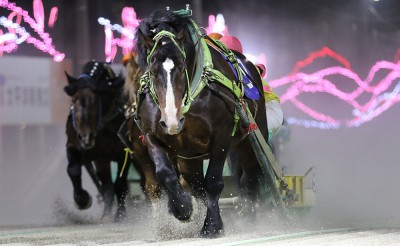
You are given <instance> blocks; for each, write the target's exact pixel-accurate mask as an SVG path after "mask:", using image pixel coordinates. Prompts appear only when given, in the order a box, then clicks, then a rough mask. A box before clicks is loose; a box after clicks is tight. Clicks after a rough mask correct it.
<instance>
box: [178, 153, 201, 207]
mask: <svg viewBox="0 0 400 246" xmlns="http://www.w3.org/2000/svg"><path fill="white" fill-rule="evenodd" d="M178 166H179V172H180V173H181V177H182V178H181V180H180V183H181V185H182V186H183V187H184V189H185V190H186V191H188V192H191V193H192V195H193V196H194V197H195V198H197V199H200V200H201V201H202V202H203V204H204V205H207V195H206V191H205V188H204V187H205V179H204V171H203V160H202V159H194V160H183V159H179V160H178Z"/></svg>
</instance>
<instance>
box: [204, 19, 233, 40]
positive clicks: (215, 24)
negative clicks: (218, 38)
mask: <svg viewBox="0 0 400 246" xmlns="http://www.w3.org/2000/svg"><path fill="white" fill-rule="evenodd" d="M206 32H207V34H210V33H219V34H221V35H222V36H226V35H229V32H228V26H226V25H225V19H224V16H223V15H222V14H218V15H217V16H215V15H209V16H208V26H207V27H206Z"/></svg>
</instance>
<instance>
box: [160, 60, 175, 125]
mask: <svg viewBox="0 0 400 246" xmlns="http://www.w3.org/2000/svg"><path fill="white" fill-rule="evenodd" d="M174 66H175V65H174V62H173V61H172V60H171V59H169V58H167V59H166V60H165V62H164V63H163V68H164V70H165V72H167V95H166V97H165V108H164V112H165V124H166V125H167V127H168V130H170V129H171V128H172V127H174V128H176V127H177V126H178V120H177V117H176V116H177V112H178V109H177V108H176V106H175V97H174V90H173V88H172V82H171V71H172V69H173V68H174Z"/></svg>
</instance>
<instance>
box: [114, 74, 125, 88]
mask: <svg viewBox="0 0 400 246" xmlns="http://www.w3.org/2000/svg"><path fill="white" fill-rule="evenodd" d="M124 83H125V77H124V76H123V74H122V71H121V72H120V73H119V75H118V77H116V78H115V80H114V81H113V82H112V88H115V89H121V88H122V87H123V86H124Z"/></svg>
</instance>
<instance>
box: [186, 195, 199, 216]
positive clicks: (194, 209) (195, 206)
mask: <svg viewBox="0 0 400 246" xmlns="http://www.w3.org/2000/svg"><path fill="white" fill-rule="evenodd" d="M198 213H199V207H198V204H197V201H196V199H195V198H194V196H192V213H191V214H190V217H189V219H188V220H182V222H191V221H194V219H195V218H196V215H197V214H198Z"/></svg>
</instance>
